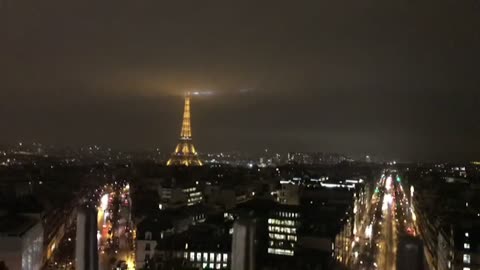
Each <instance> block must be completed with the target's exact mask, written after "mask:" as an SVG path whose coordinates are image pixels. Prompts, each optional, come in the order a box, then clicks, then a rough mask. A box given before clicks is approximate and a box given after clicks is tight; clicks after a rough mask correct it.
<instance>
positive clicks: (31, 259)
mask: <svg viewBox="0 0 480 270" xmlns="http://www.w3.org/2000/svg"><path fill="white" fill-rule="evenodd" d="M43 235H44V231H43V226H42V223H41V222H40V221H39V220H38V219H36V218H31V217H25V216H3V217H0V263H2V262H3V265H4V266H6V267H7V269H9V270H37V269H40V268H41V267H42V264H43Z"/></svg>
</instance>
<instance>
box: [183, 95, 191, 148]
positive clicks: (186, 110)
mask: <svg viewBox="0 0 480 270" xmlns="http://www.w3.org/2000/svg"><path fill="white" fill-rule="evenodd" d="M180 137H181V138H184V139H191V138H192V127H191V123H190V93H187V94H185V106H184V107H183V121H182V130H181V131H180Z"/></svg>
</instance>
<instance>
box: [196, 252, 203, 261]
mask: <svg viewBox="0 0 480 270" xmlns="http://www.w3.org/2000/svg"><path fill="white" fill-rule="evenodd" d="M200 261H202V253H200V252H197V262H200Z"/></svg>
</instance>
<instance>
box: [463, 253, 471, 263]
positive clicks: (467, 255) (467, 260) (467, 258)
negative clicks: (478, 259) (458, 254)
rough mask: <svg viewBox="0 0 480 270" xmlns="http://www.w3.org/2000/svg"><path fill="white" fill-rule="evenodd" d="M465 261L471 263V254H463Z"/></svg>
mask: <svg viewBox="0 0 480 270" xmlns="http://www.w3.org/2000/svg"><path fill="white" fill-rule="evenodd" d="M463 263H470V254H463Z"/></svg>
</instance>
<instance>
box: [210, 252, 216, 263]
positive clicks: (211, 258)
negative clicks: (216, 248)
mask: <svg viewBox="0 0 480 270" xmlns="http://www.w3.org/2000/svg"><path fill="white" fill-rule="evenodd" d="M210 261H211V262H213V261H215V254H214V253H210Z"/></svg>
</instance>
